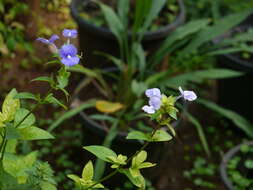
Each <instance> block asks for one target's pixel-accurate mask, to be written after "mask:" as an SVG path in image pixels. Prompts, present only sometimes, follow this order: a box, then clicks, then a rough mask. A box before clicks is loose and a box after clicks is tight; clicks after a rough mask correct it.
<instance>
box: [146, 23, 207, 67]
mask: <svg viewBox="0 0 253 190" xmlns="http://www.w3.org/2000/svg"><path fill="white" fill-rule="evenodd" d="M208 23H209V20H208V19H200V20H195V21H191V22H189V23H187V24H185V25H183V26H181V27H179V28H178V29H176V30H175V31H174V32H173V33H172V34H171V35H169V36H168V37H167V39H166V40H165V41H164V42H163V43H162V45H161V47H160V48H159V50H157V52H156V53H155V54H154V55H153V56H152V57H151V59H150V63H153V64H154V63H159V62H160V61H161V60H162V59H163V57H164V56H165V55H166V54H167V53H168V52H169V50H170V49H171V46H172V45H173V44H174V43H175V42H176V41H178V40H182V39H184V38H185V37H186V36H188V35H192V34H194V33H196V32H198V31H199V30H201V29H203V28H204V27H206V26H207V25H208Z"/></svg>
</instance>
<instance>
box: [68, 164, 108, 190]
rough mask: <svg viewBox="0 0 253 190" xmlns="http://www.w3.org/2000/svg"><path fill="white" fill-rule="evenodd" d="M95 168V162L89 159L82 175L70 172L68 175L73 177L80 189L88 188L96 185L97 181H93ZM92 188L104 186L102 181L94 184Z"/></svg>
mask: <svg viewBox="0 0 253 190" xmlns="http://www.w3.org/2000/svg"><path fill="white" fill-rule="evenodd" d="M93 175H94V169H93V164H92V162H91V161H89V162H88V163H87V164H86V165H85V166H84V168H83V172H82V177H81V178H80V177H78V176H77V175H74V174H70V175H68V177H69V178H70V179H72V180H73V181H74V182H75V183H76V185H77V186H78V187H79V188H80V189H87V188H89V187H91V186H92V185H94V184H95V183H96V182H95V181H93ZM92 188H104V186H103V185H102V184H100V183H98V184H96V185H94V186H93V187H92Z"/></svg>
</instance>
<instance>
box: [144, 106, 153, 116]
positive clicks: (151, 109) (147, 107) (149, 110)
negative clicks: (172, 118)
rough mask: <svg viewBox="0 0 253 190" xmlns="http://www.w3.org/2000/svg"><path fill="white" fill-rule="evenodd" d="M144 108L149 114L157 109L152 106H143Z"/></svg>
mask: <svg viewBox="0 0 253 190" xmlns="http://www.w3.org/2000/svg"><path fill="white" fill-rule="evenodd" d="M142 110H143V111H144V112H146V113H148V114H153V113H155V109H154V108H153V107H152V106H147V105H146V106H143V107H142Z"/></svg>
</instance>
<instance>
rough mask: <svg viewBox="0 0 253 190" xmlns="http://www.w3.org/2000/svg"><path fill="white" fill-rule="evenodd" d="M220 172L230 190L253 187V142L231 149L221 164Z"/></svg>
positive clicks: (246, 189) (242, 189) (245, 189)
mask: <svg viewBox="0 0 253 190" xmlns="http://www.w3.org/2000/svg"><path fill="white" fill-rule="evenodd" d="M220 174H221V178H222V181H223V183H224V184H225V186H226V188H227V189H228V190H236V189H241V190H250V189H252V188H253V180H252V179H253V142H246V143H243V144H240V145H238V146H236V147H234V148H232V149H231V150H229V151H228V152H227V153H226V154H225V155H224V157H223V159H222V163H221V165H220Z"/></svg>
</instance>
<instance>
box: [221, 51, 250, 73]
mask: <svg viewBox="0 0 253 190" xmlns="http://www.w3.org/2000/svg"><path fill="white" fill-rule="evenodd" d="M222 56H224V57H226V58H227V59H229V60H230V61H233V62H235V63H237V64H238V65H239V66H241V67H244V69H249V70H252V71H251V72H253V63H250V62H249V61H245V60H243V59H240V58H238V57H237V56H235V55H233V54H224V55H222ZM228 66H231V67H233V65H229V64H228Z"/></svg>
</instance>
